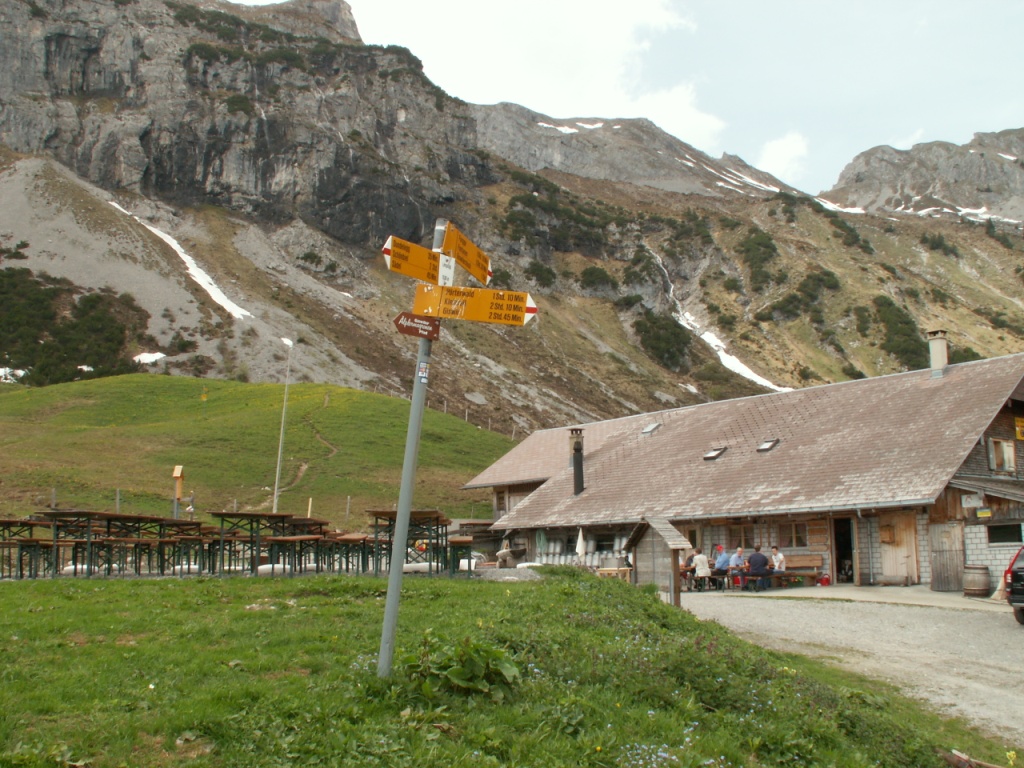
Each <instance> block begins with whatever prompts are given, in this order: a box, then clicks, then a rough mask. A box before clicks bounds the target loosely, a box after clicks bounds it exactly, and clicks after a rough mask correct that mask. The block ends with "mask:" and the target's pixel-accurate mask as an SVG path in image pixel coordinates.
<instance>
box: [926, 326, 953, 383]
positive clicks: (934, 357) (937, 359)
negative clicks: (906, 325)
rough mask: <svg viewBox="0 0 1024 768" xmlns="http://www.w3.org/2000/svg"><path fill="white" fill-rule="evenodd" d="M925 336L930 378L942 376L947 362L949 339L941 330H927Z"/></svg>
mask: <svg viewBox="0 0 1024 768" xmlns="http://www.w3.org/2000/svg"><path fill="white" fill-rule="evenodd" d="M927 336H928V352H929V356H930V358H931V369H932V378H933V379H937V378H939V377H940V376H942V372H943V370H945V368H946V366H947V365H948V364H949V341H948V340H947V339H946V332H945V331H943V330H934V331H928V333H927Z"/></svg>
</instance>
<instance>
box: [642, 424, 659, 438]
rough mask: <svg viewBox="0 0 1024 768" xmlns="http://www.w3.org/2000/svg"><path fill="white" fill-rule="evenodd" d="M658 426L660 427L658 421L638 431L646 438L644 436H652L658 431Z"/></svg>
mask: <svg viewBox="0 0 1024 768" xmlns="http://www.w3.org/2000/svg"><path fill="white" fill-rule="evenodd" d="M660 426H661V422H660V421H654V422H651V423H650V424H648V425H647V426H646V427H644V428H643V429H642V430H640V434H641V435H644V436H646V435H653V434H654V433H655V432H657V431H658V427H660Z"/></svg>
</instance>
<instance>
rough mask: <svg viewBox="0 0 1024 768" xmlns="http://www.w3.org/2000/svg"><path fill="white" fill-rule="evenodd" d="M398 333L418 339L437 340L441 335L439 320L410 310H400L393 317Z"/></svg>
mask: <svg viewBox="0 0 1024 768" xmlns="http://www.w3.org/2000/svg"><path fill="white" fill-rule="evenodd" d="M393 322H394V324H395V327H396V328H397V329H398V332H399V333H404V334H405V335H406V336H415V337H417V338H419V339H430V340H431V341H437V339H438V338H439V337H440V336H441V321H440V319H438V318H436V317H423V316H422V315H414V314H413V313H412V312H402V313H400V314H399V315H398V317H396V318H395V319H394V321H393Z"/></svg>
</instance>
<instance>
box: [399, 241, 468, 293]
mask: <svg viewBox="0 0 1024 768" xmlns="http://www.w3.org/2000/svg"><path fill="white" fill-rule="evenodd" d="M381 251H383V252H384V261H385V262H387V265H388V269H390V270H391V271H392V272H398V273H399V274H402V275H405V276H406V277H411V278H414V279H416V280H422V281H423V282H425V283H433V284H434V285H453V284H454V283H455V258H454V257H452V256H446V255H445V254H443V253H436V252H435V251H432V250H430V249H429V248H424V247H423V246H422V245H416V243H410V242H408V241H407V240H402V239H401V238H398V237H393V236H392V237H389V238H388V240H387V242H386V243H384V247H383V248H381Z"/></svg>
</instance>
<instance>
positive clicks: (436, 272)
mask: <svg viewBox="0 0 1024 768" xmlns="http://www.w3.org/2000/svg"><path fill="white" fill-rule="evenodd" d="M383 251H384V258H385V260H386V261H387V265H388V269H390V270H391V271H392V272H399V273H401V274H403V275H406V276H408V277H413V278H415V279H417V280H421V281H423V282H421V283H420V284H419V285H417V286H416V299H415V301H414V304H413V309H412V312H402V313H401V314H399V315H398V317H396V318H395V319H394V323H395V327H396V328H398V331H399V333H403V334H406V335H408V336H416V337H418V338H419V340H420V342H419V344H420V346H419V353H418V355H417V358H416V376H415V378H414V379H413V383H412V402H411V406H410V409H409V431H408V432H407V434H406V438H405V460H404V462H403V464H402V485H401V487H400V489H399V491H398V507H397V509H396V514H395V529H394V531H393V533H392V540H391V567H390V570H389V572H388V596H387V601H386V602H385V604H384V627H383V629H382V631H381V638H380V654H379V655H378V657H377V676H378V677H389V676H390V675H391V662H392V659H393V657H394V652H395V631H396V629H397V627H398V603H399V598H400V596H401V593H402V569H403V566H404V565H405V555H406V548H407V547H408V539H409V518H410V516H411V513H412V495H413V487H414V485H415V479H416V462H417V460H418V457H419V447H420V431H421V429H422V425H423V411H424V410H425V408H426V399H427V379H428V378H429V376H430V351H431V343H432V342H433V341H434V340H435V339H437V338H438V336H439V335H440V332H441V318H452V319H459V320H473V321H475V322H478V323H492V324H497V325H520V326H521V325H525V324H526V323H527V322H529V320H530V318H531V317H533V316H534V315H535V314H536V313H537V305H536V304H534V302H533V298H532V297H531V296H530V294H528V293H523V292H520V291H495V290H491V289H487V288H457V287H454V286H453V285H452V283H453V282H454V279H455V278H454V274H455V264H456V263H457V264H458V265H459V266H460V267H462V268H463V269H465V270H466V271H467V272H469V274H470V275H472V276H473V277H474V278H476V279H477V280H478V281H480V282H481V283H483V284H484V285H486V284H487V283H489V282H490V280H491V260H490V259H489V258H488V256H487V254H485V253H484V252H483V251H481V250H480V249H479V248H478V247H477V246H476V245H474V244H473V243H472V242H471V241H470V240H469V239H468V238H467V237H466V236H465V235H463V234H462V233H461V232H459V230H457V229H456V228H455V227H453V226H452V225H451V224H450V223H448V222H447V221H445V220H444V219H438V220H437V223H436V224H435V225H434V247H433V249H432V250H427V249H426V248H424V247H423V246H421V245H416V244H415V243H409V242H406V241H405V240H401V239H399V238H397V237H389V238H388V240H387V242H386V243H385V244H384V248H383ZM428 283H429V285H428Z"/></svg>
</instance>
